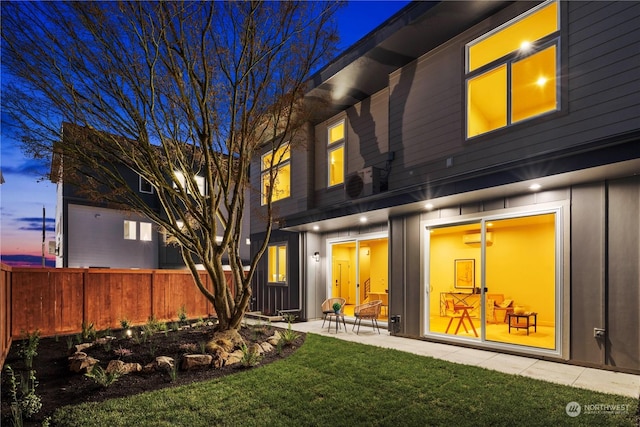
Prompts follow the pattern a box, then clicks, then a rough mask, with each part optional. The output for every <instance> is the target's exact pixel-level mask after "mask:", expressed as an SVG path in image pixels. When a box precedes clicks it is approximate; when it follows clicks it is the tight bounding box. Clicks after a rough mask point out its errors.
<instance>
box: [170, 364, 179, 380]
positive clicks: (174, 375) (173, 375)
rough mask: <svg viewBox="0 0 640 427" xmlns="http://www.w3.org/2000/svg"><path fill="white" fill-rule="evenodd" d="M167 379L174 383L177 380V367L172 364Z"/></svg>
mask: <svg viewBox="0 0 640 427" xmlns="http://www.w3.org/2000/svg"><path fill="white" fill-rule="evenodd" d="M169 378H171V382H175V380H177V379H178V365H177V364H174V365H173V366H172V367H171V369H169Z"/></svg>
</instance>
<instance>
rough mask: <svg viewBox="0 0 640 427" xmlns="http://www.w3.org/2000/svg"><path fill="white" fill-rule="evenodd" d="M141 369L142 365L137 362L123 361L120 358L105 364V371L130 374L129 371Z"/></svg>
mask: <svg viewBox="0 0 640 427" xmlns="http://www.w3.org/2000/svg"><path fill="white" fill-rule="evenodd" d="M140 371H142V365H140V364H139V363H124V362H123V361H122V360H117V359H116V360H112V361H110V362H109V364H108V365H107V369H106V372H107V373H108V374H110V373H112V372H120V373H121V374H125V375H126V374H130V373H131V372H140Z"/></svg>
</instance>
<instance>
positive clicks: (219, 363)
mask: <svg viewBox="0 0 640 427" xmlns="http://www.w3.org/2000/svg"><path fill="white" fill-rule="evenodd" d="M229 356H230V355H229V353H228V352H226V351H224V350H221V351H219V352H217V353H216V354H215V355H214V356H213V362H211V365H212V366H213V367H214V368H216V369H220V368H222V367H223V366H225V365H226V364H227V360H228V359H229Z"/></svg>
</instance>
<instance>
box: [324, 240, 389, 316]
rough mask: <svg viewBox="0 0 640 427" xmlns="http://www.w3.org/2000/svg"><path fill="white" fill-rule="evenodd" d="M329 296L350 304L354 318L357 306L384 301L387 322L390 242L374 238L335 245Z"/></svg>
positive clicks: (339, 242) (332, 246)
mask: <svg viewBox="0 0 640 427" xmlns="http://www.w3.org/2000/svg"><path fill="white" fill-rule="evenodd" d="M329 247H330V254H331V272H330V280H329V296H330V297H340V298H344V299H345V300H346V306H345V314H346V315H347V316H353V312H354V308H355V306H356V305H359V304H362V303H365V302H369V301H374V300H381V301H382V310H381V316H380V319H382V320H386V319H387V316H388V306H389V298H388V295H389V287H388V276H389V245H388V238H387V237H386V236H385V237H373V238H362V239H356V240H349V241H337V242H331V243H330V245H329Z"/></svg>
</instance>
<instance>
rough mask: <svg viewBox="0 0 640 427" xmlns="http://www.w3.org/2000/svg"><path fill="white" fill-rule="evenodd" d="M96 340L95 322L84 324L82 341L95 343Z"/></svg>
mask: <svg viewBox="0 0 640 427" xmlns="http://www.w3.org/2000/svg"><path fill="white" fill-rule="evenodd" d="M95 338H96V330H95V328H94V326H93V322H88V323H87V322H82V340H83V341H93V340H94V339H95Z"/></svg>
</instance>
